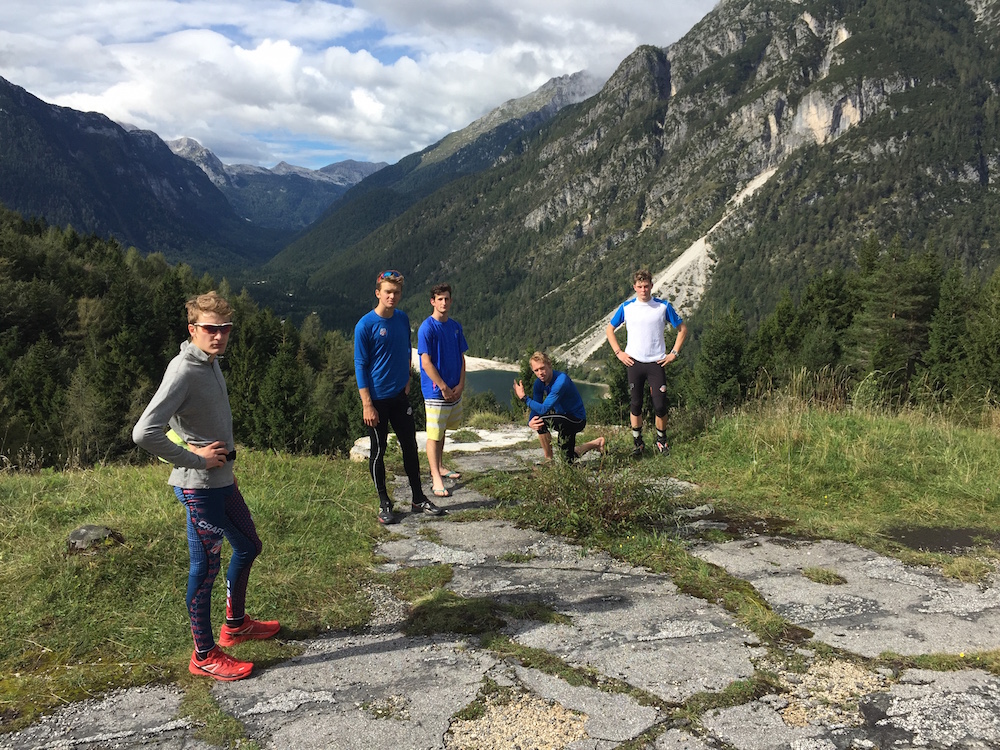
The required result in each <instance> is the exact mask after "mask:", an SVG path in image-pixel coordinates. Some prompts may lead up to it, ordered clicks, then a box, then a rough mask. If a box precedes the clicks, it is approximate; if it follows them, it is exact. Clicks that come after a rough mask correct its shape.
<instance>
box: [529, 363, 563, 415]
mask: <svg viewBox="0 0 1000 750" xmlns="http://www.w3.org/2000/svg"><path fill="white" fill-rule="evenodd" d="M568 382H569V375H567V374H566V373H564V372H560V373H558V374H556V376H555V379H554V380H553V381H552V388H551V389H550V390H549V395H548V396H547V397H546V399H545V400H544V401H542V402H539V401H538V398H539V396H541V395H542V391H543V389H544V386H542V381H541V380H537V379H536V380H535V387H534V388H533V389H532V392H531V395H532V398H529V399H528V408H529V409H531V411H532V412H533V414H535V415H538V416H540V415H542V414H548V413H549V410H550V409H551V408H552V407H553V406H555V405H556V404H558V403H559V398H560V394H561V392H562V389H563V388H564V387H565V385H566V383H568Z"/></svg>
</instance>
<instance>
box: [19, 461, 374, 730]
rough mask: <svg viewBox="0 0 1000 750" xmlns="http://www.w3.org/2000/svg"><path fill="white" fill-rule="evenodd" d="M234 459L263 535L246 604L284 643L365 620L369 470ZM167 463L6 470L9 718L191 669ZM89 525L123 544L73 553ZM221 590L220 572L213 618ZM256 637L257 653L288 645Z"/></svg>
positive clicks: (182, 553) (175, 505) (183, 572)
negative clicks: (72, 541)
mask: <svg viewBox="0 0 1000 750" xmlns="http://www.w3.org/2000/svg"><path fill="white" fill-rule="evenodd" d="M240 458H241V460H240V467H239V480H240V486H241V489H242V491H243V492H244V495H245V497H246V499H247V502H248V504H249V506H250V508H251V510H252V512H253V514H254V519H255V521H256V524H257V528H258V531H259V533H260V535H261V539H262V541H263V544H264V551H263V553H262V555H261V556H260V557H259V558H258V559H257V561H256V562H255V564H254V570H253V573H252V576H251V585H250V589H249V592H248V601H247V607H248V611H249V612H250V613H251V614H254V615H259V616H266V617H268V618H274V617H277V618H279V619H280V620H281V622H282V627H283V629H282V636H283V637H285V638H291V639H297V638H303V637H306V636H309V635H313V634H316V633H319V632H321V631H324V630H327V629H341V628H356V627H359V626H361V625H363V624H364V623H365V622H366V620H367V618H368V616H369V611H368V606H369V605H368V603H367V600H366V599H365V598H364V597H363V596H362V595H361V594H360V584H361V582H362V581H364V580H365V579H367V578H369V577H371V576H372V575H373V573H372V548H373V545H374V542H375V539H376V537H377V536H379V535H382V534H385V532H384V530H382V529H380V528H379V527H378V525H377V524H376V523H374V522H373V518H374V515H373V514H374V512H375V505H376V502H375V498H374V491H373V490H372V488H371V479H370V477H369V476H368V472H367V467H366V466H364V465H361V464H352V463H350V462H348V461H343V460H338V461H330V460H327V459H324V458H304V457H290V456H286V455H280V454H272V453H254V452H251V451H245V452H243V451H241V455H240ZM167 472H168V469H167V468H166V467H164V466H163V465H159V464H158V465H149V466H143V467H130V466H112V467H100V468H96V469H93V470H90V471H82V472H64V473H54V472H48V471H46V472H42V473H41V474H34V475H24V474H3V475H0V590H2V591H4V592H8V594H13V593H15V592H16V596H8V597H7V599H6V601H7V603H6V606H4V607H0V627H2V628H3V632H4V638H3V639H0V696H2V697H0V712H2V714H0V716H2V717H3V725H4V727H5V728H7V725H8V722H12V723H13V725H16V726H23V725H24V724H26V723H29V722H30V721H31V720H32V719H34V718H35V717H37V715H38V714H39V713H40V712H43V711H46V710H48V709H50V708H52V707H53V706H55V705H58V704H60V703H63V702H66V701H72V700H78V699H81V698H87V697H91V696H94V695H97V694H100V693H102V692H104V691H106V690H108V689H110V688H113V687H120V686H129V685H136V684H145V683H149V682H156V681H177V680H181V679H186V675H187V660H188V658H189V657H190V655H191V648H192V646H191V632H190V626H189V623H188V618H187V611H186V609H185V607H184V595H185V589H186V586H187V568H188V559H187V558H188V552H187V540H186V532H185V515H184V510H183V508H182V506H181V504H180V503H179V502H178V501H177V500H176V498H175V497H174V495H173V492H172V491H171V489H170V487H169V486H168V485H167V484H166V476H167ZM85 523H93V524H99V525H103V526H107V527H109V528H111V529H114V530H115V531H117V532H119V533H120V534H121V535H122V536H123V537H124V540H125V541H124V543H123V544H120V545H114V546H112V547H110V548H107V549H104V550H103V551H101V552H98V553H97V554H94V555H83V554H70V553H68V551H67V543H66V540H67V537H68V536H69V533H70V532H71V531H72V530H73V529H74V528H76V527H77V526H80V525H82V524H85ZM226 559H228V546H227V548H226V551H224V560H223V564H224V565H225V561H226ZM224 596H225V584H224V579H223V575H222V574H220V576H219V578H218V579H217V581H216V586H215V590H214V598H213V621H214V623H215V625H216V627H218V625H219V624H220V623H221V619H220V618H221V617H222V613H223V611H224ZM253 646H254V647H258V649H259V650H260V653H259V655H257V656H256V658H258V659H267V658H281V657H282V655H283V654H285V653H286V651H287V649H288V647H287V646H282V645H281V644H280V643H268V644H266V645H262V646H261V645H259V644H253ZM249 647H250V646H249V645H246V646H245V647H244V646H241V647H240V648H241V649H244V651H240V652H237V653H238V654H239V653H246V651H245V648H249ZM286 658H287V657H286Z"/></svg>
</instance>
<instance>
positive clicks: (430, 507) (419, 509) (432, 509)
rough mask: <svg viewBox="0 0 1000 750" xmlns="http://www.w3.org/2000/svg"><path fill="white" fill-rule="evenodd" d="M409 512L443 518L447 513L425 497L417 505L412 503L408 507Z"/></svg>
mask: <svg viewBox="0 0 1000 750" xmlns="http://www.w3.org/2000/svg"><path fill="white" fill-rule="evenodd" d="M410 510H411V511H413V512H414V513H426V514H428V515H430V516H443V515H444V514H445V513H447V512H448V511H446V510H445V509H444V508H439V507H437V506H436V505H435V504H434V503H432V502H431V501H430V500H428V499H427V498H426V497H425V498H424V499H423V500H421V501H420V502H419V503H413V504H412V505H411V506H410Z"/></svg>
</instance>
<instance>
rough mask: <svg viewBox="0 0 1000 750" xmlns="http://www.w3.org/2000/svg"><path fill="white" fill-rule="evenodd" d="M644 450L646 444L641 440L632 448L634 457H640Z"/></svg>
mask: <svg viewBox="0 0 1000 750" xmlns="http://www.w3.org/2000/svg"><path fill="white" fill-rule="evenodd" d="M644 450H646V444H645V443H644V442H642V441H641V440H640V441H639V442H638V443H636V444H635V447H634V448H633V449H632V458H639V456H641V455H642V452H643V451H644Z"/></svg>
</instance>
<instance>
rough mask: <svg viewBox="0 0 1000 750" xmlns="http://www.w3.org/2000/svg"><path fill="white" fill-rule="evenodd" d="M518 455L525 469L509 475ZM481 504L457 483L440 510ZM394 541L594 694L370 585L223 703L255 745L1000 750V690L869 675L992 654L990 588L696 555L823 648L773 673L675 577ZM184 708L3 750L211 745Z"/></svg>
mask: <svg viewBox="0 0 1000 750" xmlns="http://www.w3.org/2000/svg"><path fill="white" fill-rule="evenodd" d="M528 455H529V456H530V454H528ZM486 460H487V454H482V453H481V454H478V455H477V456H476V457H475V461H477V462H479V464H481V463H482V462H484V461H486ZM524 460H526V459H525V458H524V457H522V456H521V455H520V454H517V453H514V452H512V453H510V454H505V457H504V458H503V461H501V462H500V463H501V465H504V466H506V463H504V462H505V461H506V462H510V463H517V462H518V461H522V462H523V461H524ZM455 463H456V465H459V464H460V461H459V460H458V457H456V460H455ZM479 464H477V466H478V465H479ZM458 467H459V469H460V470H462V471H469V470H471V469H470V467H466V466H461V465H459V466H458ZM403 496H405V497H407V499H408V495H406V494H405V492H404V494H403ZM489 502H490V500H489V498H485V497H483V496H481V495H478V494H477V493H475V492H473V491H471V490H468V489H465V488H462V487H458V488H457V490H456V493H455V495H454V496H453V497H451V498H448V499H447V500H446V501H444V502H442V503H441V504H442V505H445V506H446V507H450V508H452V509H454V508H461V507H477V506H482V505H486V504H488V503H489ZM699 513H701V515H704V513H703V512H701V511H700V510H699V509H692V514H690V515H691V517H698V515H699ZM421 530H424V532H425V533H421ZM392 531H393V535H392V538H391V539H389V540H387V541H385V542H384V543H382V544H381V545H379V547H378V549H377V550H376V554H377V555H379V556H381V558H383V559H384V560H386V562H385V563H384V568H385V569H386V570H395V569H399V568H404V567H413V566H426V565H434V564H448V565H450V566H451V567H452V570H453V573H454V575H453V578H452V580H451V582H450V583H449V584H448V588H450V589H451V590H452V591H454V592H455V593H456V594H458V595H460V596H463V597H468V598H478V597H485V598H489V599H492V600H494V601H496V602H497V603H498V604H501V605H518V604H526V603H533V604H541V605H544V607H546V608H547V610H548V611H550V612H552V613H554V614H555V615H556V616H555V617H553V618H549V619H548V621H545V622H541V621H537V620H532V619H515V618H513V617H511V618H509V619H508V621H507V625H506V628H505V631H504V632H505V635H506V636H508V637H509V638H510V639H511V640H512V641H513V642H514V643H515V644H517V645H518V646H520V647H524V648H526V649H534V650H536V651H535V653H539V652H547V653H548V654H550V655H552V656H554V657H557V658H558V659H559V660H561V661H562V663H563V664H565V665H567V667H569V668H575V669H577V670H581V672H579V673H584V672H585V673H586V674H589V675H590V676H591V679H590V680H589V681H588V680H585V681H582V683H581V681H574V682H570V681H567V680H566V679H564V678H562V677H558V676H554V675H552V674H549V673H546V672H543V671H540V670H538V669H535V668H529V667H525V666H522V665H521V664H520V663H517V662H516V661H513V660H504V659H501V658H499V657H498V655H497V654H496V653H495V652H492V651H489V650H486V649H484V648H482V647H481V646H480V644H479V641H478V639H476V638H475V637H464V636H458V635H434V636H420V637H410V636H406V635H405V634H404V633H403V632H402V630H401V628H402V624H403V622H404V620H405V618H406V615H407V605H406V604H405V603H404V602H400V601H399V600H397V599H395V598H394V597H393V596H392V594H391V592H389V591H388V589H385V588H384V587H379V586H372V587H371V588H370V589H369V590H368V591H366V594H367V595H368V596H369V598H370V599H371V601H372V604H373V608H374V612H375V614H374V617H373V620H372V622H371V624H370V627H369V628H368V629H367V630H366V631H365V632H363V633H333V634H329V635H326V636H323V637H320V638H315V639H312V640H308V641H304V642H300V645H301V646H302V648H303V653H302V654H301V655H299V656H296V657H294V658H292V659H290V660H288V661H285V662H282V663H279V664H274V665H270V666H267V667H266V668H263V669H260V670H259V671H255V673H254V676H253V677H252V678H250V679H247V680H242V681H238V682H233V683H225V684H223V683H219V684H216V685H214V686H213V688H212V690H213V694H214V696H215V698H216V699H217V701H218V702H219V705H220V706H221V708H222V709H223V710H224V711H225V712H226V713H228V714H230V715H231V716H233V717H235V718H236V719H238V720H239V721H240V722H242V723H243V725H244V726H245V727H246V731H247V734H248V736H249V737H250V738H251V739H252V740H254V741H255V742H256V743H257V744H258V745H259V746H260V747H262V748H275V749H277V748H293V747H302V748H314V747H315V748H359V749H360V748H366V749H370V748H389V749H390V750H409V749H410V748H441V749H444V748H449V749H451V748H512V747H520V748H524V750H527V749H528V748H550V747H551V748H573V749H574V750H590V749H593V750H604V749H605V748H606V749H608V750H610V749H611V748H615V747H618V746H619V745H621V744H622V743H625V742H630V741H635V740H637V738H641V740H640V744H639V745H638V746H645V747H649V748H655V749H656V750H674V749H681V748H685V749H688V750H705V749H707V748H720V747H727V748H734V749H735V750H757V749H762V748H795V749H797V750H821V749H822V750H831V749H833V750H847V748H880V749H881V750H886V749H888V748H900V749H902V748H912V747H921V748H930V749H932V750H933V749H935V748H995V747H1000V678H998V677H997V676H995V675H992V674H989V673H986V672H983V671H979V670H974V669H968V670H962V671H956V672H934V671H930V670H920V669H910V670H905V671H903V672H901V673H899V674H897V673H893V672H892V670H889V669H886V668H884V667H883V668H881V669H876V668H874V667H872V666H871V665H870V663H869V662H868V658H870V657H875V656H877V655H878V654H880V653H882V652H884V651H894V652H896V653H900V654H908V655H915V654H929V653H954V654H958V653H960V652H975V651H985V650H991V649H997V648H1000V592H998V590H997V589H995V588H993V587H987V588H980V587H977V586H971V585H968V584H961V583H958V582H956V581H953V580H949V579H946V578H944V577H943V576H941V575H940V574H939V573H937V572H936V571H933V570H930V569H926V568H916V567H910V566H905V565H903V564H902V563H899V562H898V561H895V560H892V559H888V558H884V557H881V556H879V555H877V554H875V553H873V552H870V551H868V550H864V549H861V548H858V547H854V546H852V545H847V544H841V543H835V542H824V541H819V542H799V541H792V540H787V539H782V538H779V537H768V536H759V537H753V538H750V539H742V540H738V541H734V542H726V543H721V544H696V545H694V546H693V547H692V553H693V554H696V555H698V556H700V557H702V558H703V559H705V560H707V561H709V562H711V563H714V564H716V565H719V566H721V567H723V568H725V569H726V570H727V571H728V572H729V573H730V574H732V575H734V576H737V577H740V578H743V579H745V580H747V581H749V582H750V583H751V584H752V585H753V586H754V587H756V589H757V590H758V591H759V592H760V593H761V594H762V595H763V597H764V598H765V599H766V600H767V601H768V602H769V604H770V605H771V606H772V607H773V608H774V609H775V610H776V611H777V612H778V613H779V614H781V615H782V616H784V617H785V618H787V619H788V620H790V621H791V622H793V623H795V624H797V625H800V626H802V627H804V628H807V629H808V630H810V631H812V632H813V633H814V637H813V639H812V641H808V642H805V643H802V644H798V647H797V648H793V649H792V651H790V652H789V653H787V654H784V655H783V656H782V655H776V654H775V653H774V652H773V651H771V650H769V649H767V648H765V647H763V646H762V645H761V644H760V643H759V642H758V640H757V638H756V637H755V636H754V635H753V634H752V633H750V632H748V631H746V630H745V629H743V628H742V627H740V626H739V625H738V624H737V623H736V622H735V620H734V619H733V617H732V616H731V615H730V614H729V613H728V612H726V611H725V610H724V609H723V608H722V607H721V606H719V605H716V604H711V603H708V602H706V601H704V600H701V599H696V598H694V597H691V596H688V595H686V594H683V593H681V592H679V591H678V590H677V588H676V587H675V586H674V584H673V583H672V581H671V580H670V579H669V577H667V576H663V575H658V574H654V573H652V572H650V571H648V570H645V569H643V568H638V567H635V566H631V565H628V564H627V563H623V562H621V561H618V560H615V559H614V558H612V557H610V556H608V555H606V554H604V553H600V552H594V551H592V550H585V549H583V548H581V547H578V546H575V545H572V544H569V543H567V542H565V541H564V540H561V539H557V538H554V537H551V536H548V535H546V534H543V533H540V532H537V531H533V530H530V529H519V528H516V527H515V526H513V525H511V524H508V523H504V522H500V521H475V522H465V523H457V522H453V521H451V520H449V519H448V518H447V517H445V518H429V517H425V516H412V515H407V516H406V517H404V519H403V522H402V523H401V524H399V525H398V526H394V527H393V529H392ZM428 532H430V533H428ZM805 568H824V569H828V570H831V571H835V572H836V573H837V574H838V575H839V576H840V577H841V578H842V579H844V580H845V581H846V582H845V583H843V584H842V585H830V584H820V583H815V582H813V581H811V580H809V579H808V578H806V577H805V576H803V575H802V570H803V569H805ZM824 644H828V645H831V646H835V647H837V649H838V650H837V651H836V652H835V653H836V654H837V656H836V658H830V657H829V656H825V655H823V654H824V653H827V652H828V650H826V651H824V648H825V646H824ZM778 656H781V658H777V657H778ZM793 664H794V665H796V666H795V668H794V669H793V668H791V666H790V665H793ZM755 673H757V674H761V673H766V674H768V675H771V676H772V681H773V683H774V685H775V689H774V691H773V694H769V695H763V696H760V695H758V696H757V697H754V698H748V699H746V702H744V703H742V704H741V705H736V706H732V707H728V708H717V709H716V708H710V709H708V710H706V711H705V712H704V713H703V714H702V715H701V716H700V719H699V720H698V721H694V722H690V721H678V720H676V719H675V717H674V716H673V714H672V709H673V708H675V707H676V706H677V705H678V704H680V703H682V702H684V701H686V700H688V699H690V698H692V696H696V695H699V694H706V693H707V694H713V693H718V692H719V691H722V690H724V689H725V688H727V687H728V686H731V685H733V684H734V683H737V684H738V683H739V681H741V680H745V679H746V678H748V677H751V676H752V675H754V674H755ZM180 700H181V694H180V692H179V690H178V689H176V688H173V687H165V686H150V687H144V688H134V689H130V690H122V691H116V692H115V693H112V694H109V695H108V696H105V697H103V698H101V699H98V700H92V701H85V702H81V703H77V704H72V705H69V706H67V707H65V708H63V709H61V710H60V711H58V712H56V713H54V714H52V715H51V716H47V717H46V718H44V719H43V720H42V721H40V722H39V723H38V724H36V725H34V726H32V727H29V728H28V729H26V730H24V731H21V732H18V733H15V734H8V735H0V749H2V750H7V749H11V750H13V749H14V748H53V749H55V748H85V749H88V750H89V749H96V748H102V749H103V748H163V749H168V748H169V749H173V748H177V750H205V749H206V748H208V747H210V746H209V745H208V744H206V743H204V742H202V741H201V740H199V739H197V729H198V728H197V727H196V726H194V725H193V724H192V722H191V721H190V720H188V719H186V718H184V717H182V716H179V715H178V712H179V710H180ZM476 706H478V710H475V711H473V710H470V707H476Z"/></svg>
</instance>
